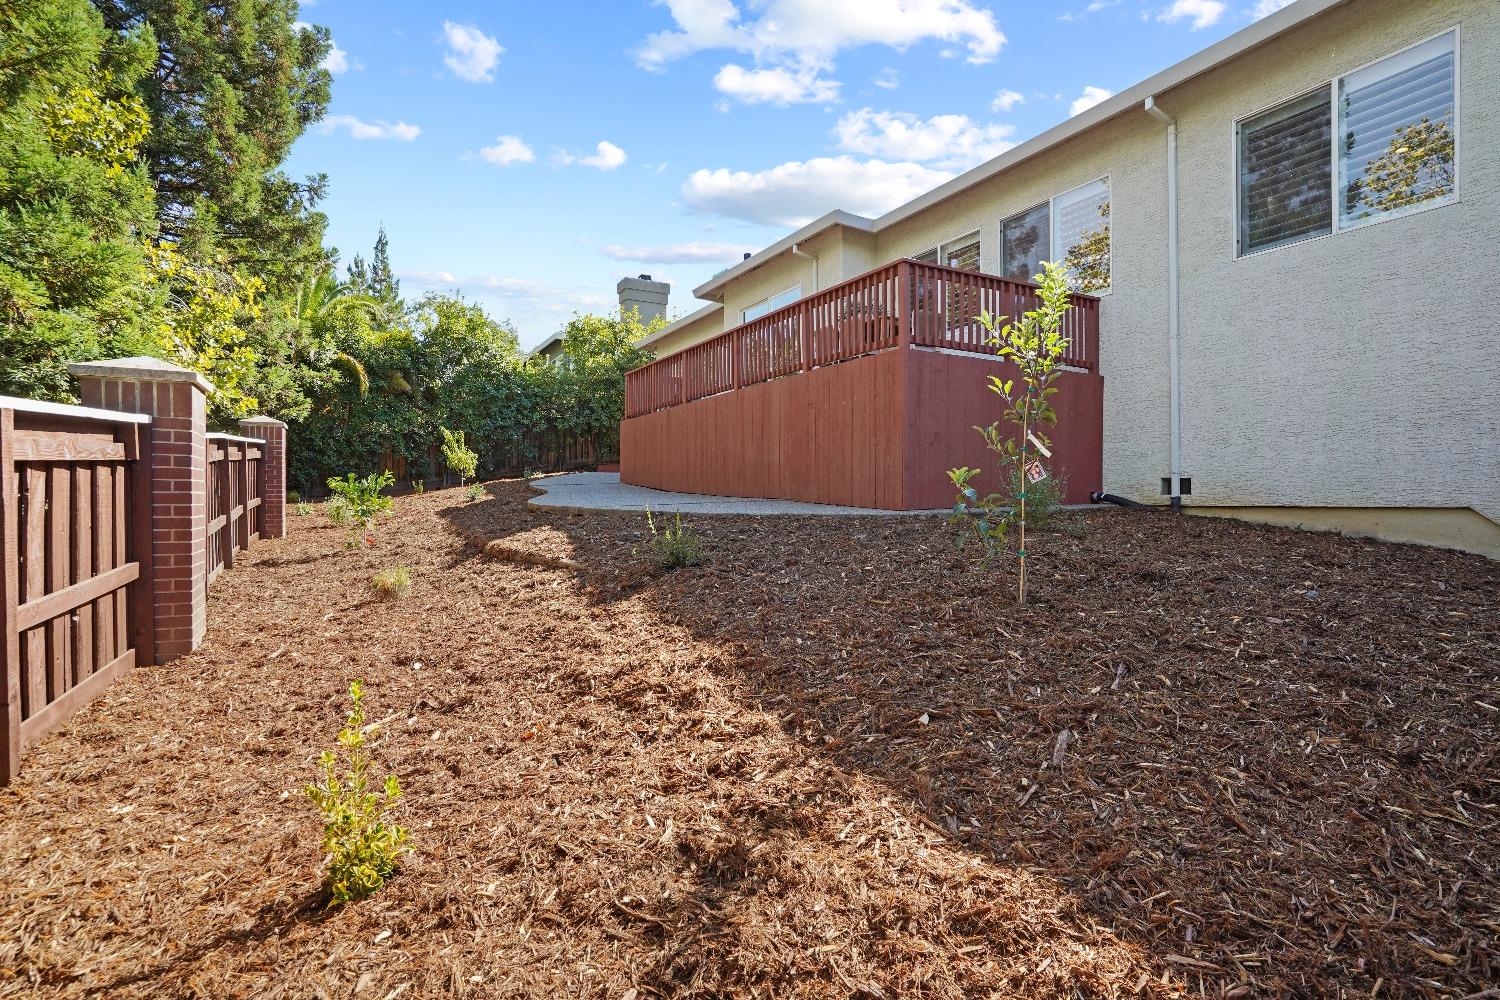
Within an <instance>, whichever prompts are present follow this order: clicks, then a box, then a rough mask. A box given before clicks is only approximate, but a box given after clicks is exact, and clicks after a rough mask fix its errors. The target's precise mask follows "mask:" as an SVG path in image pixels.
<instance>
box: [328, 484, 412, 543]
mask: <svg viewBox="0 0 1500 1000" xmlns="http://www.w3.org/2000/svg"><path fill="white" fill-rule="evenodd" d="M395 481H396V477H395V476H393V475H391V473H390V470H386V471H384V472H381V473H379V474H378V475H369V476H366V477H364V478H363V479H356V478H355V477H354V473H352V472H351V473H349V474H348V475H346V476H345V477H344V478H343V479H330V480H328V488H329V489H330V490H332V491H333V499H332V500H330V501H328V504H327V510H328V517H329V519H330V520H332V521H333V523H334V524H353V525H354V527H355V529H356V530H362V531H363V532H364V533H365V534H367V535H368V534H370V533H372V532H374V530H375V518H377V517H378V516H380V515H381V514H384V513H386V512H387V511H389V510H390V509H391V506H392V504H393V503H394V501H392V500H391V498H390V497H388V496H386V495H385V493H384V492H383V491H384V490H386V489H388V488H389V487H390V486H391V485H392V484H393V483H395ZM336 509H337V510H336Z"/></svg>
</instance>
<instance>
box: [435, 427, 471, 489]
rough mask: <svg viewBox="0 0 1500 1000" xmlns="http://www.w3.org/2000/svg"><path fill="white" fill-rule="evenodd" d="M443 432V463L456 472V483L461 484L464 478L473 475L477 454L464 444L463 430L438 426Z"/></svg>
mask: <svg viewBox="0 0 1500 1000" xmlns="http://www.w3.org/2000/svg"><path fill="white" fill-rule="evenodd" d="M438 430H440V431H442V432H443V447H442V452H443V463H444V464H445V465H447V466H448V468H450V469H452V470H453V471H454V472H456V473H458V485H460V486H462V485H463V484H464V480H465V479H468V478H470V477H471V476H473V475H474V470H475V469H477V468H478V467H479V456H478V455H477V454H476V453H475V452H474V450H473V449H472V448H470V447H469V446H468V445H466V444H464V432H463V431H456V432H455V431H450V430H449V429H448V428H446V427H439V428H438Z"/></svg>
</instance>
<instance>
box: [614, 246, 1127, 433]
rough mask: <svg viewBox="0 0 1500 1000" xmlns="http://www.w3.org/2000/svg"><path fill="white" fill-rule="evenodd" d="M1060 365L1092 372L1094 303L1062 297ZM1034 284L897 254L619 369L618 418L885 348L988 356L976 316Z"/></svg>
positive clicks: (1002, 310) (1032, 298) (1026, 297)
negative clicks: (1065, 302)
mask: <svg viewBox="0 0 1500 1000" xmlns="http://www.w3.org/2000/svg"><path fill="white" fill-rule="evenodd" d="M1071 301H1072V305H1073V308H1072V309H1070V310H1068V312H1067V313H1065V314H1064V317H1063V330H1062V333H1063V336H1065V337H1067V338H1068V348H1067V350H1066V351H1065V352H1064V354H1063V364H1065V365H1067V366H1068V367H1070V368H1075V369H1078V370H1080V371H1085V372H1096V371H1097V370H1098V353H1099V300H1098V298H1096V297H1094V296H1092V295H1081V294H1075V295H1073V296H1072V299H1071ZM1040 304H1041V300H1040V298H1039V296H1038V290H1037V286H1036V285H1034V284H1032V283H1031V282H1027V281H1015V280H1013V279H1011V278H1004V277H1001V276H999V275H995V274H981V273H979V272H977V271H964V270H960V269H959V268H954V267H943V266H940V265H937V264H924V263H921V262H919V261H915V260H900V261H895V262H893V263H890V264H886V265H885V266H883V267H878V268H876V269H875V270H873V271H868V272H866V273H865V274H862V275H860V276H858V277H856V278H851V279H850V280H848V281H845V282H843V283H842V284H838V285H835V286H833V287H832V288H829V289H826V290H824V291H822V292H818V293H816V294H814V295H809V296H807V297H806V298H803V299H799V300H798V301H796V302H793V303H792V304H790V305H787V306H783V307H782V308H780V309H777V310H775V311H774V312H769V313H767V314H765V315H764V316H761V317H759V318H757V319H754V320H751V321H750V322H749V323H745V324H742V325H741V326H737V327H735V328H734V329H733V330H728V331H725V332H724V333H722V334H720V335H719V336H717V337H714V338H713V339H711V340H706V341H704V342H703V343H701V344H696V345H694V346H692V347H688V348H685V349H684V350H682V351H679V352H677V353H676V354H671V355H668V356H667V357H664V358H660V359H658V360H656V361H653V362H652V363H650V364H648V365H643V366H641V367H640V368H637V369H636V370H635V371H632V372H628V373H626V375H625V416H626V417H627V418H629V417H638V416H641V415H642V414H646V413H653V412H655V411H657V410H662V409H666V408H667V407H671V406H681V405H682V404H684V403H691V402H692V401H694V400H697V399H703V398H706V397H708V396H715V395H718V394H719V393H723V392H733V391H735V390H736V389H742V388H744V387H745V386H749V385H755V384H758V383H761V382H769V381H771V380H772V379H778V378H782V377H785V376H789V375H795V374H798V373H801V372H806V371H811V370H812V369H814V368H819V367H824V366H827V365H832V364H837V363H839V362H842V361H849V360H852V359H854V358H859V357H863V356H865V355H868V354H874V353H876V352H878V351H883V350H887V349H890V348H894V347H912V348H919V349H920V348H927V349H931V350H946V351H955V352H959V353H963V354H985V355H991V356H993V355H994V353H995V349H994V347H992V346H990V344H989V342H988V341H989V337H990V334H989V332H988V331H986V330H985V329H984V327H983V325H982V324H981V323H980V322H979V320H978V316H979V315H980V314H981V313H984V312H988V313H990V314H991V315H992V316H996V317H1000V316H1005V317H1010V318H1012V319H1014V318H1018V317H1019V316H1020V315H1021V314H1022V313H1024V312H1027V311H1028V310H1032V309H1036V308H1038V307H1039V306H1040Z"/></svg>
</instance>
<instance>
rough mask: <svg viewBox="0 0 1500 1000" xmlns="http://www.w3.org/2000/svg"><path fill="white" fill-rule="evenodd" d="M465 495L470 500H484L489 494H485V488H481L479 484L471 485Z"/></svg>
mask: <svg viewBox="0 0 1500 1000" xmlns="http://www.w3.org/2000/svg"><path fill="white" fill-rule="evenodd" d="M464 495H465V496H467V497H468V498H469V499H470V500H483V499H484V498H485V497H486V496H487V495H488V494H486V493H485V492H484V487H483V486H480V485H479V484H478V483H470V484H469V488H468V490H467V491H466V492H465V494H464Z"/></svg>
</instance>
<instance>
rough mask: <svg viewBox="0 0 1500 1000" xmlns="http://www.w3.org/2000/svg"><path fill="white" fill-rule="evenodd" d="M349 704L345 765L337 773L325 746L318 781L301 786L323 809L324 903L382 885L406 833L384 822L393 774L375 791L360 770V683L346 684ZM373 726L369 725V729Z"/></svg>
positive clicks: (391, 802)
mask: <svg viewBox="0 0 1500 1000" xmlns="http://www.w3.org/2000/svg"><path fill="white" fill-rule="evenodd" d="M349 697H350V698H351V699H352V700H353V702H354V707H353V708H351V709H350V710H349V717H348V719H347V720H346V721H345V723H344V728H343V729H341V730H340V731H339V735H338V744H339V746H340V747H341V748H342V749H343V751H344V753H345V754H347V755H348V770H347V771H346V772H345V773H344V774H343V775H340V774H339V756H340V755H339V754H337V753H335V752H334V751H332V750H325V751H324V752H323V755H322V757H320V758H319V761H318V763H319V764H320V766H321V767H322V769H323V780H322V782H321V783H309V784H308V785H307V787H306V788H305V789H304V790H305V792H306V793H307V797H308V798H309V799H311V800H312V801H313V804H314V805H316V806H317V807H318V810H319V811H320V812H321V813H322V814H323V852H324V854H325V855H327V866H328V867H327V872H326V873H325V876H324V882H323V884H324V886H325V888H327V890H328V896H329V903H328V905H329V906H339V905H342V904H344V903H349V902H353V901H354V900H358V899H365V898H367V897H369V896H371V895H373V894H374V893H375V892H376V891H378V890H379V889H380V887H381V886H383V885H385V883H386V880H387V879H389V878H390V877H391V876H392V875H394V874H395V873H396V870H397V868H398V867H399V862H400V860H401V855H402V854H404V853H406V852H407V851H410V850H411V848H410V847H407V846H406V841H407V832H406V831H405V830H403V829H402V828H401V827H399V826H397V825H395V824H394V823H390V822H387V820H386V814H387V813H388V812H389V811H390V810H391V808H392V807H393V806H395V805H396V803H397V802H398V801H400V799H401V787H400V786H399V785H398V784H397V783H396V776H395V775H394V774H393V775H390V776H389V777H387V778H386V779H385V783H384V785H383V786H381V788H380V790H379V791H371V790H370V788H369V779H368V778H367V777H366V775H365V772H366V770H368V768H369V766H370V754H369V751H368V750H366V749H365V743H366V741H367V739H368V734H367V733H366V727H365V709H364V682H363V681H359V680H356V681H354V682H353V683H351V684H350V685H349ZM374 728H375V727H373V726H372V727H370V729H371V730H372V731H373V730H374Z"/></svg>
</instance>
